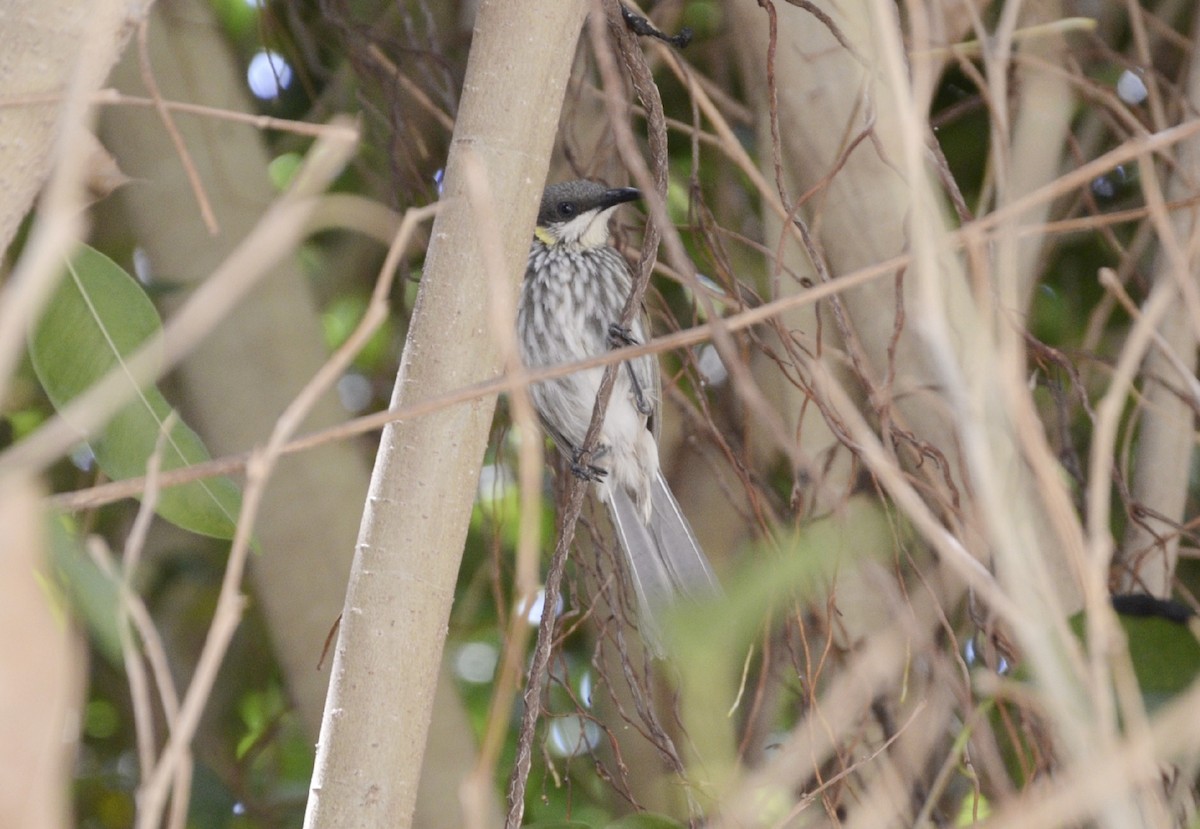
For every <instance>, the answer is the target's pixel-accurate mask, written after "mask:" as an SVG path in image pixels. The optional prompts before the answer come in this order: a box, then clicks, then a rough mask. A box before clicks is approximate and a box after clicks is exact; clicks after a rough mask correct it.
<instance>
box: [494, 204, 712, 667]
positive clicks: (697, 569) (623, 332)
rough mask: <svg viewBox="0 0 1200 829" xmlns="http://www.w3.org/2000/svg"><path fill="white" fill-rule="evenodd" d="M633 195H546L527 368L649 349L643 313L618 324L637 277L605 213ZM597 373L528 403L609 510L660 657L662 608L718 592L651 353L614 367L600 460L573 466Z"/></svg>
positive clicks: (535, 390) (529, 295)
mask: <svg viewBox="0 0 1200 829" xmlns="http://www.w3.org/2000/svg"><path fill="white" fill-rule="evenodd" d="M640 197H641V194H640V193H639V192H638V191H637V190H634V189H632V188H609V187H606V186H604V185H602V184H598V183H596V182H591V181H569V182H565V183H561V184H552V185H550V186H548V187H547V188H546V190H545V193H544V194H543V196H542V203H541V207H540V209H539V211H538V218H537V227H536V229H535V230H534V238H533V243H532V245H531V246H530V249H529V260H528V264H527V265H526V269H525V281H524V284H523V285H522V288H521V300H520V305H519V307H518V313H517V336H518V341H519V343H520V349H521V357H522V359H523V361H524V363H525V365H526V366H528V367H531V368H540V367H544V366H552V365H560V364H563V363H570V362H574V361H577V360H582V359H585V358H588V357H594V356H596V355H598V354H602V353H604V352H605V351H607V350H609V349H611V348H613V347H614V346H616V345H621V344H626V343H635V342H645V340H646V335H647V329H648V325H647V320H646V317H645V313H644V312H643V313H641V314H639V315H638V316H637V317H636V318H635V319H634V321H633V323H632V325H631V326H630V327H629V329H622V328H620V326H619V321H620V318H621V311H622V308H623V307H624V305H625V302H626V300H627V298H628V297H629V293H630V291H631V290H632V286H633V277H632V274H631V273H630V270H629V265H628V263H627V262H626V261H625V258H624V257H623V256H622V255H621V254H620V252H618V251H617V249H616V248H614V247H612V246H611V245H610V244H609V233H608V221H609V218H610V216H611V215H612V212H613V211H614V210H615V209H616V208H617V207H618V206H619V205H621V204H624V203H626V202H630V201H633V200H635V199H638V198H640ZM603 374H604V368H603V367H595V368H588V369H584V370H581V371H576V372H574V373H572V374H568V375H566V376H563V377H557V378H554V379H552V380H546V381H543V382H540V383H536V384H534V385H533V386H532V387H531V388H530V395H531V397H532V398H533V404H534V407H535V408H536V409H537V412H538V416H539V417H540V419H541V421H542V425H543V426H544V427H545V429H546V430H547V432H549V433H550V435H551V436H552V437H553V438H554V441H555V443H556V444H558V447H559V449H560V450H562V452H563V453H564V454H565V455H566V456H567V458H568V459H569V460H570V462H571V465H572V468H573V469H574V470H575V472H576V474H580V475H582V476H584V477H588V478H590V479H591V480H592V481H593V486H594V489H595V492H596V494H597V495H598V497H599V498H600V500H601V501H602V502H603V503H604V504H605V506H607V508H608V512H609V516H610V517H611V519H612V524H613V527H614V528H615V530H616V534H617V540H618V542H619V543H620V546H621V549H622V550H623V551H624V553H625V557H626V562H627V564H628V572H629V577H630V579H631V581H632V583H633V588H634V592H635V593H636V594H637V599H638V605H639V620H638V621H639V629H640V630H641V633H642V638H643V639H644V640H645V642H646V643H647V645H648V646H649V647H650V649H651V650H652V652H654V653H655V654H656V655H657V656H660V657H661V656H663V655H665V654H664V649H663V639H662V615H661V614H662V612H663V610H664V609H666V608H667V607H668V606H669V605H670V604H671V603H672V602H673V601H674V600H675V599H677V598H678V597H679V596H686V597H691V598H697V599H699V598H706V597H711V596H713V595H715V594H716V593H718V592H719V590H720V588H719V586H718V583H717V580H716V577H715V576H714V575H713V572H712V568H711V567H710V566H709V564H708V560H707V559H706V558H705V557H704V553H703V552H702V551H701V550H700V545H699V544H697V543H696V539H695V536H694V535H693V534H692V530H691V528H690V527H689V526H688V522H687V519H686V518H684V516H683V513H682V512H681V511H680V509H679V504H678V503H677V502H676V501H675V497H674V496H673V495H672V494H671V490H670V488H669V487H668V486H667V482H666V479H665V478H664V477H663V474H662V470H661V468H660V467H659V461H658V433H659V426H660V417H661V409H662V405H661V404H662V400H661V380H660V378H659V369H658V362H657V360H656V359H655V357H654V355H645V356H642V357H637V358H635V359H633V360H629V361H626V362H624V363H622V365H621V366H620V367H619V369H618V371H617V375H616V381H615V384H614V386H613V392H612V397H611V399H610V401H609V404H608V409H607V411H606V413H605V416H604V422H603V425H602V427H601V430H600V438H599V443H598V445H597V448H596V452H595V453H594V454H593V456H592V458H591V460H590V462H589V464H588V465H587V466H586V467H584V466H582V465H581V464H580V463H579V460H580V459H579V449H580V447H581V445H582V443H583V439H584V435H585V434H586V432H587V429H588V425H589V423H590V422H591V419H592V411H593V409H594V407H595V403H596V393H597V391H598V389H599V386H600V378H601V377H602V376H603Z"/></svg>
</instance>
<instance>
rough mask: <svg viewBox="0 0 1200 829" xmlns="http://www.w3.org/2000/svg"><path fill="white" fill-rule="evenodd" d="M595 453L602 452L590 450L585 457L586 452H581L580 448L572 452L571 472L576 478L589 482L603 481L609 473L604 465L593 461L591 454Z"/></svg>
mask: <svg viewBox="0 0 1200 829" xmlns="http://www.w3.org/2000/svg"><path fill="white" fill-rule="evenodd" d="M593 454H602V453H600V452H595V453H593V452H588V453H586V457H585V453H583V452H580V451H579V450H578V449H576V450H575V451H574V452H572V453H571V474H572V475H574V476H575V477H576V478H578V479H579V480H581V481H587V482H588V483H593V484H597V483H600V482H601V481H603V480H604V478H605V476H606V475H608V470H607V469H605V468H604V467H603V466H597V465H596V464H594V463H592V462H591V456H592V455H593Z"/></svg>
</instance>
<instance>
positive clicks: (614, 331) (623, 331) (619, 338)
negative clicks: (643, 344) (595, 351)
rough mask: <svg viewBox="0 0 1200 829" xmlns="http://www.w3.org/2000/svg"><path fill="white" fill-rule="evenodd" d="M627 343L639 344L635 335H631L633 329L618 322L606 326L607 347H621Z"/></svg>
mask: <svg viewBox="0 0 1200 829" xmlns="http://www.w3.org/2000/svg"><path fill="white" fill-rule="evenodd" d="M627 345H639V343H638V339H637V337H635V336H633V329H632V328H629V327H628V326H625V325H621V324H620V323H619V322H614V323H611V324H610V325H609V326H608V347H609V348H623V347H624V346H627Z"/></svg>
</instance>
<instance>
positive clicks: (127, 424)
mask: <svg viewBox="0 0 1200 829" xmlns="http://www.w3.org/2000/svg"><path fill="white" fill-rule="evenodd" d="M161 327H162V324H161V322H160V321H159V317H158V313H157V311H155V309H154V305H153V303H151V302H150V300H149V298H148V297H147V296H146V294H145V292H144V291H143V290H142V289H141V287H139V286H138V284H137V282H135V281H134V280H133V278H132V277H130V276H129V275H128V274H127V273H125V271H123V270H122V269H121V268H120V267H119V266H118V265H117V264H116V263H115V262H113V261H112V260H111V259H109V258H108V257H107V256H105V255H104V254H102V253H100V252H99V251H97V250H94V249H92V248H89V247H86V246H82V247H80V249H79V251H78V252H77V253H76V254H75V256H74V257H72V259H71V260H70V262H68V263H67V272H66V274H65V276H64V277H63V279H62V280H61V282H60V283H59V286H58V290H57V291H56V292H55V294H54V295H53V297H51V299H50V302H49V304H48V305H47V308H46V312H45V314H43V316H42V319H41V320H40V321H39V322H38V325H37V327H36V329H35V330H34V331H33V333H32V335H31V337H30V344H29V353H30V359H31V361H32V362H33V368H34V371H35V372H36V373H37V376H38V379H39V380H40V381H41V383H42V387H43V388H44V389H45V390H46V395H47V396H48V397H49V398H50V402H51V403H53V404H54V407H55V408H56V409H58V410H59V411H62V410H63V409H64V408H65V407H66V406H67V405H68V404H69V403H70V402H71V401H72V400H74V399H75V398H76V397H78V396H79V395H80V394H82V393H83V392H84V391H86V390H87V389H88V388H90V387H91V386H92V385H93V384H94V383H96V382H97V381H98V380H100V379H101V378H102V377H104V376H105V375H106V374H108V372H109V371H111V370H112V369H114V368H116V367H117V366H120V365H122V364H123V363H124V361H125V359H126V358H127V357H128V356H129V355H131V354H132V353H133V352H135V351H136V350H137V349H138V348H139V347H140V346H141V345H142V344H143V343H144V342H146V341H147V340H148V339H150V338H151V337H153V336H154V335H156V334H157V333H158V332H159V330H160V329H161ZM132 382H133V381H132V379H131V380H130V384H131V385H132ZM170 414H171V406H170V404H168V403H167V400H166V398H164V397H163V395H162V393H161V392H159V390H158V389H157V388H155V387H154V386H147V387H146V388H143V389H140V390H139V391H138V392H137V395H136V397H135V398H134V400H133V402H131V403H129V404H128V405H127V406H125V408H123V409H121V411H119V412H118V413H117V414H116V415H115V416H114V417H113V418H112V420H111V421H109V423H108V424H107V425H106V426H105V427H104V429H103V430H102V431H101V432H100V434H99V435H98V436H97V437H96V439H95V440H93V441H92V442H91V447H92V451H93V452H94V453H95V456H96V462H97V463H98V464H99V465H100V468H101V469H103V470H104V472H105V474H107V475H108V476H109V477H110V478H113V479H114V480H121V479H125V478H134V477H137V476H139V475H144V474H145V473H146V465H147V462H148V461H149V459H150V457H151V455H152V454H153V453H154V451H155V447H156V446H157V445H158V444H159V442H160V435H161V434H162V433H163V431H164V424H165V423H166V421H167V419H168V417H169V416H170ZM161 443H162V461H161V468H162V469H163V470H164V471H165V470H170V469H179V468H182V467H187V466H191V465H192V464H195V463H200V462H202V461H206V460H208V459H209V457H210V456H209V454H208V450H207V449H205V447H204V444H203V442H202V441H201V440H200V437H199V436H198V435H197V434H196V433H195V432H194V431H192V430H191V429H189V428H188V427H187V426H186V425H185V424H184V423H183V422H182V421H181V420H179V419H175V421H174V423H173V424H172V425H171V428H170V430H169V432H168V433H167V435H166V438H165V439H163V440H162V441H161ZM240 505H241V495H240V493H239V491H238V488H237V486H236V485H235V484H234V483H233V481H232V480H230V479H229V478H213V479H208V480H203V481H195V482H192V483H189V484H183V485H181V486H177V487H172V488H170V489H165V490H163V491H162V492H160V493H159V495H158V505H157V512H158V514H159V516H161V517H162V518H164V519H166V520H167V521H170V522H171V523H172V524H175V525H177V526H179V527H182V528H184V529H186V530H190V531H192V532H195V533H200V534H201V535H208V536H212V537H214V538H223V539H229V538H232V537H233V531H234V528H235V525H236V521H237V515H238V511H239V509H240Z"/></svg>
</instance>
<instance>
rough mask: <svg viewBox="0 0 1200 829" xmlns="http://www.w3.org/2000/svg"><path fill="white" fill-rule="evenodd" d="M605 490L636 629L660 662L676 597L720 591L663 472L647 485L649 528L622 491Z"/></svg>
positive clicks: (697, 597)
mask: <svg viewBox="0 0 1200 829" xmlns="http://www.w3.org/2000/svg"><path fill="white" fill-rule="evenodd" d="M607 490H608V491H607V492H606V493H605V494H606V497H605V499H604V501H605V503H606V504H607V505H608V512H609V516H610V517H611V518H612V523H613V527H614V528H615V529H616V531H617V538H618V541H619V542H620V545H621V549H622V550H623V551H624V552H625V561H626V563H627V564H628V569H629V577H630V580H631V581H632V582H633V588H634V591H635V592H636V593H637V599H638V612H639V617H638V627H639V629H640V631H641V633H642V639H643V640H644V641H645V642H646V645H647V647H649V648H650V650H651V652H652V653H653V654H654V655H655V656H656V657H658V658H660V659H661V658H663V657H664V656H665V655H666V650H665V647H664V645H663V625H662V622H663V616H664V613H665V612H666V610H667V609H668V608H669V607H670V605H671V604H672V603H674V602H675V601H676V600H678V599H679V598H681V597H683V598H686V599H688V600H691V601H702V600H705V599H712V598H714V597H716V596H719V595H720V594H721V586H720V583H719V582H718V581H717V577H716V576H715V575H714V574H713V571H712V567H711V566H709V563H708V559H706V558H705V557H704V552H703V551H702V550H701V549H700V545H699V544H697V543H696V537H695V536H694V535H692V528H691V527H690V526H688V522H687V519H686V518H684V517H683V513H682V512H681V511H680V509H679V504H678V503H676V501H675V496H674V495H672V494H671V489H670V487H668V486H667V482H666V479H665V478H663V475H662V472H656V473H655V475H654V480H653V481H652V483H651V487H650V504H651V510H650V522H649V524H646V523H643V521H642V514H641V512H640V511H639V510H638V508H637V505H636V504H635V503H634V501H633V499H632V498H630V497H629V494H628V493H627V492H626V491H625V489H624V487H620V486H609V487H607Z"/></svg>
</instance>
